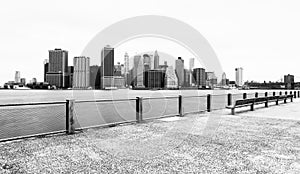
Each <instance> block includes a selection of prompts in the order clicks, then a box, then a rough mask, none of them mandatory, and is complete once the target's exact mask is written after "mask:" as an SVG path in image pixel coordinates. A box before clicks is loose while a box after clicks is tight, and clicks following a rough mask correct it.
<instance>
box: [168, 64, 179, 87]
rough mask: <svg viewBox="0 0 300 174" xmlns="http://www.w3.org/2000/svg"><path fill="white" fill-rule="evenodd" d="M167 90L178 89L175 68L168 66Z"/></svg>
mask: <svg viewBox="0 0 300 174" xmlns="http://www.w3.org/2000/svg"><path fill="white" fill-rule="evenodd" d="M165 88H167V89H177V88H178V78H177V75H176V73H175V70H174V69H173V66H168V68H167V70H166V74H165Z"/></svg>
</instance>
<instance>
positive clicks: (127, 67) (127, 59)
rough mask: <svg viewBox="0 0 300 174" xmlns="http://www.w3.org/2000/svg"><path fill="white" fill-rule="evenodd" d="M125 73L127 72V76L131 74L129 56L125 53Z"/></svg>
mask: <svg viewBox="0 0 300 174" xmlns="http://www.w3.org/2000/svg"><path fill="white" fill-rule="evenodd" d="M124 71H125V74H126V73H129V56H128V53H125V55H124Z"/></svg>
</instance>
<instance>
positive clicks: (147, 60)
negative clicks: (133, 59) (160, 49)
mask: <svg viewBox="0 0 300 174" xmlns="http://www.w3.org/2000/svg"><path fill="white" fill-rule="evenodd" d="M143 59H144V71H148V70H150V69H151V60H150V56H149V55H148V54H144V55H143Z"/></svg>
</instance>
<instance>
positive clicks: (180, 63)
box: [175, 57, 184, 87]
mask: <svg viewBox="0 0 300 174" xmlns="http://www.w3.org/2000/svg"><path fill="white" fill-rule="evenodd" d="M175 72H176V75H177V78H178V86H179V87H183V86H184V60H183V59H181V57H178V59H177V60H176V61H175Z"/></svg>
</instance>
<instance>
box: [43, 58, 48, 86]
mask: <svg viewBox="0 0 300 174" xmlns="http://www.w3.org/2000/svg"><path fill="white" fill-rule="evenodd" d="M48 70H49V61H48V59H46V60H45V61H44V82H46V81H47V79H46V75H47V72H48Z"/></svg>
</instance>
